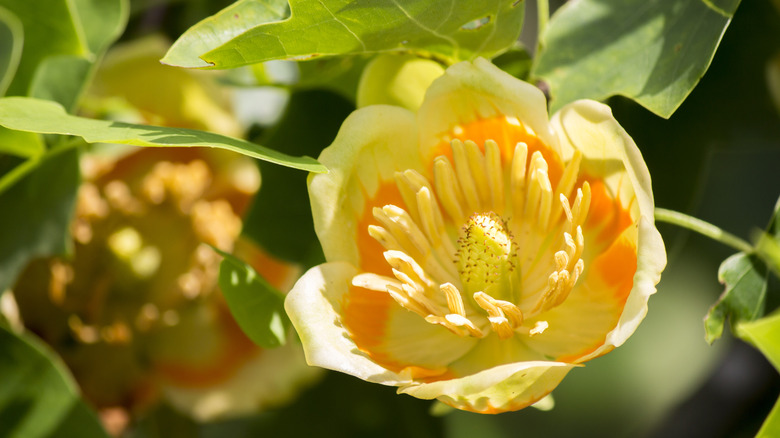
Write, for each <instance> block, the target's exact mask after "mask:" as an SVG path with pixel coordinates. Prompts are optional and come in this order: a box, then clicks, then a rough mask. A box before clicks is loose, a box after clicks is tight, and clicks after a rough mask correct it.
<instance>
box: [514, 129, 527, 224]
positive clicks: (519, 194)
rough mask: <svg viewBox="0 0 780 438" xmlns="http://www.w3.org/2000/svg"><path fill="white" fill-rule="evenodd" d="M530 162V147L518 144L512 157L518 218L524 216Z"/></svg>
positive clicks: (515, 210) (515, 206) (515, 205)
mask: <svg viewBox="0 0 780 438" xmlns="http://www.w3.org/2000/svg"><path fill="white" fill-rule="evenodd" d="M527 160H528V145H527V144H525V143H518V144H517V145H516V146H515V154H514V156H513V157H512V170H511V186H512V205H513V209H514V212H515V215H516V216H522V214H523V211H524V202H525V192H526V190H525V185H526V184H525V170H526V169H525V168H526V161H527Z"/></svg>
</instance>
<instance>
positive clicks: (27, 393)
mask: <svg viewBox="0 0 780 438" xmlns="http://www.w3.org/2000/svg"><path fill="white" fill-rule="evenodd" d="M0 351H2V352H3V353H2V354H0V376H2V379H0V436H3V437H9V438H11V437H14V438H16V437H19V438H21V437H25V438H44V437H46V438H54V437H63V438H64V437H73V436H78V437H83V438H97V437H100V438H107V437H108V434H107V433H106V432H105V431H104V430H103V429H102V427H101V426H100V422H99V421H98V419H97V417H96V416H95V414H94V413H93V412H92V411H91V410H90V409H89V408H88V407H87V405H86V404H85V403H84V402H83V401H82V400H81V399H80V397H79V390H78V388H77V386H76V383H75V382H74V381H73V379H72V377H71V376H70V374H69V373H68V371H67V370H66V369H65V366H64V365H63V364H62V363H61V362H60V360H59V359H58V358H57V357H56V356H55V355H54V353H52V352H51V351H49V349H48V348H47V347H46V346H44V345H43V344H42V343H41V342H40V341H37V340H35V339H33V338H32V337H28V336H21V335H17V334H14V333H12V332H11V331H9V329H7V328H5V327H3V326H2V325H0Z"/></svg>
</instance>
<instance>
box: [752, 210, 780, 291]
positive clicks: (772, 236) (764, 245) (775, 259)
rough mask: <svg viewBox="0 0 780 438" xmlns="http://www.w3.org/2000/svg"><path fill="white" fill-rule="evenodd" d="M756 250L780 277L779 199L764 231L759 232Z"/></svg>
mask: <svg viewBox="0 0 780 438" xmlns="http://www.w3.org/2000/svg"><path fill="white" fill-rule="evenodd" d="M756 250H757V251H758V254H759V255H760V256H761V258H762V259H763V260H764V262H766V264H767V265H768V266H769V267H770V268H771V269H772V270H773V271H774V273H775V275H776V276H778V277H780V199H778V200H777V203H776V204H775V211H774V213H773V214H772V219H771V220H770V221H769V226H768V227H767V230H766V232H765V233H761V235H760V237H759V239H758V243H757V244H756Z"/></svg>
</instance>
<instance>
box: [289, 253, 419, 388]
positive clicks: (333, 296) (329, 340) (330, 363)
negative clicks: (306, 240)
mask: <svg viewBox="0 0 780 438" xmlns="http://www.w3.org/2000/svg"><path fill="white" fill-rule="evenodd" d="M355 274H357V269H356V268H355V267H354V266H352V265H350V264H349V263H344V262H333V263H325V264H322V265H319V266H316V267H314V268H311V269H309V271H307V272H306V273H305V274H304V275H303V277H301V279H300V280H298V282H297V283H295V286H293V288H292V290H291V291H290V293H289V294H287V299H286V300H285V302H284V308H285V310H286V311H287V314H288V315H289V316H290V320H291V321H292V323H293V326H294V327H295V330H296V331H297V332H298V336H299V337H300V339H301V343H302V344H303V351H304V353H305V354H306V362H307V363H308V364H309V365H313V366H318V367H322V368H327V369H331V370H334V371H340V372H342V373H346V374H350V375H353V376H355V377H358V378H361V379H363V380H368V381H371V382H376V383H382V384H385V385H400V384H404V383H409V382H410V380H411V379H410V378H408V377H403V376H401V375H399V374H397V373H394V372H392V371H390V370H387V369H385V368H383V367H381V366H379V365H377V364H376V363H375V362H373V361H372V360H371V359H369V358H368V357H366V355H364V354H363V353H361V352H360V351H359V350H358V348H357V346H356V345H355V342H354V341H353V340H352V338H351V337H350V334H349V333H348V332H347V330H346V329H345V328H344V327H343V325H342V324H341V311H342V301H343V299H344V297H345V295H346V294H348V293H349V285H350V283H351V281H352V277H354V276H355Z"/></svg>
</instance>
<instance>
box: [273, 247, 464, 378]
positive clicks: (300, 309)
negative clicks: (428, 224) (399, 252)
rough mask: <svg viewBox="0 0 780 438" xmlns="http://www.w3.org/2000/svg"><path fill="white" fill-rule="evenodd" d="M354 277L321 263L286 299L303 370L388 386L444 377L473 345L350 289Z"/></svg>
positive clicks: (348, 269) (378, 296)
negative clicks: (325, 371) (302, 355)
mask: <svg viewBox="0 0 780 438" xmlns="http://www.w3.org/2000/svg"><path fill="white" fill-rule="evenodd" d="M355 274H357V269H356V268H355V267H354V266H352V265H349V264H347V263H341V262H333V263H326V264H324V265H320V266H318V267H315V268H312V269H311V270H309V271H308V272H307V273H306V274H305V275H304V276H303V277H302V278H301V279H300V280H299V281H298V283H296V285H295V286H294V287H293V290H292V291H291V292H290V293H289V295H288V297H287V300H286V301H285V308H286V310H287V312H288V314H289V315H290V319H291V320H292V322H293V325H294V326H295V328H296V330H298V334H299V335H300V337H301V341H302V342H303V345H304V351H305V352H306V358H307V361H308V362H309V364H311V365H316V366H321V367H324V368H329V369H334V370H337V371H341V372H344V373H347V374H352V375H354V376H356V377H359V378H361V379H364V380H369V381H372V382H377V383H383V384H386V385H394V384H397V382H399V381H402V380H403V379H407V380H408V379H411V378H429V377H434V376H442V375H444V374H445V373H447V372H448V370H447V365H449V364H450V363H451V362H452V361H454V360H455V359H457V358H459V357H461V356H463V355H464V354H465V353H466V352H467V351H468V350H469V349H471V348H472V347H473V346H474V344H475V343H476V340H475V339H473V338H463V337H459V336H457V335H455V334H453V333H451V332H449V331H448V330H447V329H445V328H443V327H441V326H437V325H433V324H429V323H427V322H426V321H425V320H424V319H422V318H420V317H419V315H416V314H414V313H412V312H409V311H407V310H406V309H404V308H402V307H400V306H399V305H397V304H396V303H395V302H393V301H392V299H389V296H388V295H386V294H384V293H383V292H375V291H370V290H366V289H362V288H357V287H354V286H351V284H350V283H351V281H352V278H353V277H354V276H355ZM385 300H388V301H389V302H385ZM394 379H395V380H394Z"/></svg>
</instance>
